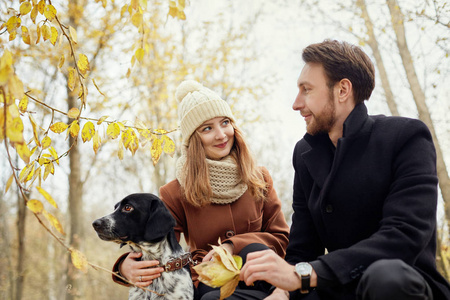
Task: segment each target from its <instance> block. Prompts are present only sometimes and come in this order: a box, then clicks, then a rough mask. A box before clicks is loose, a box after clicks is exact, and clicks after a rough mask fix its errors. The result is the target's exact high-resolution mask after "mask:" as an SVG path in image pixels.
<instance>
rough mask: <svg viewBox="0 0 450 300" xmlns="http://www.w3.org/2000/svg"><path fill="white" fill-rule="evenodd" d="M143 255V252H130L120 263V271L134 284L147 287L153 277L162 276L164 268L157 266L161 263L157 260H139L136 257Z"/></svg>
mask: <svg viewBox="0 0 450 300" xmlns="http://www.w3.org/2000/svg"><path fill="white" fill-rule="evenodd" d="M141 256H142V253H137V252H130V254H128V256H127V257H126V258H125V260H124V261H123V262H122V263H121V264H120V266H119V272H120V274H122V276H124V277H125V278H126V279H127V280H128V281H130V282H132V283H133V284H134V285H136V286H138V287H146V286H149V285H150V284H151V283H152V282H153V279H155V278H158V277H160V276H161V272H163V271H164V268H161V267H158V268H155V266H157V265H158V264H159V261H157V260H147V261H137V260H136V259H137V258H140V257H141Z"/></svg>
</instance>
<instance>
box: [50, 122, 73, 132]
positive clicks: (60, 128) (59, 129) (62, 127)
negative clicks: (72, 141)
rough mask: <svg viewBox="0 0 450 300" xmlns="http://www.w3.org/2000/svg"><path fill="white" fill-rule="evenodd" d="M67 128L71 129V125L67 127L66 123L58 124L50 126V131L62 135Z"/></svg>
mask: <svg viewBox="0 0 450 300" xmlns="http://www.w3.org/2000/svg"><path fill="white" fill-rule="evenodd" d="M67 127H69V125H67V124H66V123H63V122H56V123H53V124H52V126H50V130H51V131H53V132H54V133H62V132H64V131H65V130H66V129H67Z"/></svg>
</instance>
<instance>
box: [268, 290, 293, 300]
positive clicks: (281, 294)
mask: <svg viewBox="0 0 450 300" xmlns="http://www.w3.org/2000/svg"><path fill="white" fill-rule="evenodd" d="M264 300H289V292H288V291H285V290H282V289H279V288H276V289H275V290H274V291H273V293H272V294H270V295H269V296H268V297H266V298H264Z"/></svg>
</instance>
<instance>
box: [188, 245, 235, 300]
mask: <svg viewBox="0 0 450 300" xmlns="http://www.w3.org/2000/svg"><path fill="white" fill-rule="evenodd" d="M212 248H213V250H214V251H215V252H214V254H213V258H212V260H210V261H205V262H202V263H201V264H199V265H196V266H194V270H195V272H197V274H198V276H199V277H198V280H200V281H201V282H203V283H204V284H206V285H208V286H210V287H213V288H218V287H220V300H222V299H225V298H227V297H229V296H231V295H232V294H233V293H234V290H235V289H236V287H237V285H238V283H239V274H240V269H241V268H242V257H240V256H238V255H232V254H231V253H230V252H229V251H228V250H227V249H226V248H223V247H220V240H219V246H214V245H213V246H212Z"/></svg>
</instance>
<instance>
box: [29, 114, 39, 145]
mask: <svg viewBox="0 0 450 300" xmlns="http://www.w3.org/2000/svg"><path fill="white" fill-rule="evenodd" d="M28 119H30V123H31V126H32V127H33V137H34V142H35V143H36V145H37V146H40V145H41V143H40V142H39V134H38V132H37V128H38V125H37V124H36V121H35V120H34V118H33V116H32V115H31V114H28Z"/></svg>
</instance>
